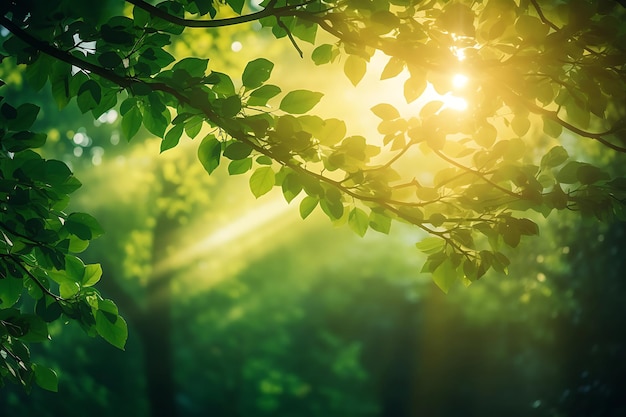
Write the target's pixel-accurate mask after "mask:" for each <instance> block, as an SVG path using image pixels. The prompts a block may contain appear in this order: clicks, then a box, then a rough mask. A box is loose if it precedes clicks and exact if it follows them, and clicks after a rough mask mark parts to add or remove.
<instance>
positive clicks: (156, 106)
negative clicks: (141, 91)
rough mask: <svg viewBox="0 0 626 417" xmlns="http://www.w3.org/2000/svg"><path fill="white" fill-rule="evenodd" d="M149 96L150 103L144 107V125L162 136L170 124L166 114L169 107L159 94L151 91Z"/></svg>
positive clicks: (154, 133) (149, 130)
mask: <svg viewBox="0 0 626 417" xmlns="http://www.w3.org/2000/svg"><path fill="white" fill-rule="evenodd" d="M149 97H150V99H149V103H148V105H147V106H146V107H144V112H143V125H144V126H145V127H146V129H148V132H150V133H152V134H153V135H156V136H158V137H160V138H162V137H163V135H164V134H165V129H166V128H167V125H168V124H169V120H168V118H167V117H166V116H165V113H166V112H167V109H166V108H165V104H163V102H162V101H161V100H162V99H161V98H160V97H159V96H158V95H157V94H155V93H150V94H149Z"/></svg>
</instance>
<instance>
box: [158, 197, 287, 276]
mask: <svg viewBox="0 0 626 417" xmlns="http://www.w3.org/2000/svg"><path fill="white" fill-rule="evenodd" d="M293 203H297V200H296V201H294V202H293ZM241 206H245V207H247V210H245V211H243V213H241V212H235V213H231V214H232V216H229V217H231V219H230V221H226V222H224V224H222V225H221V226H219V227H216V228H215V229H214V230H211V231H209V233H208V234H207V235H206V236H205V237H204V238H201V239H199V240H196V239H190V241H193V243H191V244H190V245H189V246H186V247H181V248H179V249H178V250H177V251H176V253H175V254H173V255H172V256H170V257H169V258H168V259H165V260H163V261H162V262H160V263H159V265H157V268H158V269H159V270H160V271H177V270H182V269H185V268H189V267H190V266H194V265H196V266H197V267H200V268H201V269H203V270H205V269H206V270H210V271H211V274H210V276H207V279H206V280H203V282H201V283H200V282H197V280H196V278H194V285H196V286H212V285H214V284H215V283H217V282H219V281H221V280H223V279H225V278H227V277H229V276H233V275H234V274H237V273H238V272H239V271H240V270H241V269H243V268H245V267H246V266H247V265H248V264H249V263H250V262H253V261H254V260H255V259H258V258H260V257H262V256H263V255H264V254H265V253H266V252H267V251H268V250H271V249H272V248H275V247H276V245H277V242H279V241H280V240H281V238H288V237H289V236H290V235H289V234H288V233H286V230H287V229H288V227H289V226H291V225H292V224H293V223H295V222H296V221H297V220H299V218H298V216H297V214H294V215H289V213H292V214H293V213H294V210H293V204H292V205H290V204H287V203H286V202H285V200H284V199H283V198H281V197H280V196H276V197H275V198H272V199H270V200H268V201H267V202H266V203H263V204H260V203H256V204H254V203H247V202H241ZM202 227H205V226H202ZM270 241H271V242H272V244H271V245H268V244H267V242H270ZM193 276H194V277H197V275H195V274H194V275H193Z"/></svg>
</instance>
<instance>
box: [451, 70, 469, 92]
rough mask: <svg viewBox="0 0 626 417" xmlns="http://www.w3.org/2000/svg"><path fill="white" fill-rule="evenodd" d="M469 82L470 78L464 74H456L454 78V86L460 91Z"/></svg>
mask: <svg viewBox="0 0 626 417" xmlns="http://www.w3.org/2000/svg"><path fill="white" fill-rule="evenodd" d="M468 81H469V78H467V76H466V75H464V74H456V75H455V76H454V77H452V85H453V86H454V87H455V88H458V89H461V88H463V87H465V86H466V85H467V82H468Z"/></svg>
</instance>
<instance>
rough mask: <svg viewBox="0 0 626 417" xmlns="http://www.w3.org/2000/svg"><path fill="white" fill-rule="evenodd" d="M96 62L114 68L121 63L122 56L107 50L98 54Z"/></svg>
mask: <svg viewBox="0 0 626 417" xmlns="http://www.w3.org/2000/svg"><path fill="white" fill-rule="evenodd" d="M98 62H99V63H100V65H102V66H103V67H104V68H109V69H111V68H115V67H117V66H119V65H120V64H121V63H122V58H120V56H119V55H118V54H117V53H116V52H113V51H107V52H104V53H103V54H101V55H99V56H98Z"/></svg>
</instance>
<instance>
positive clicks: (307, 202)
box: [300, 196, 319, 219]
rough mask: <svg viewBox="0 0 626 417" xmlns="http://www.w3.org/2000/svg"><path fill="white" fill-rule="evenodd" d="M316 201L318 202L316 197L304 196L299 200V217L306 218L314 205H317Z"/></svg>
mask: <svg viewBox="0 0 626 417" xmlns="http://www.w3.org/2000/svg"><path fill="white" fill-rule="evenodd" d="M317 203H319V199H318V198H316V197H311V196H306V197H304V198H303V199H302V201H301V202H300V217H302V218H303V219H306V218H307V217H308V216H309V214H311V213H312V212H313V210H314V209H315V207H317Z"/></svg>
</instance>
